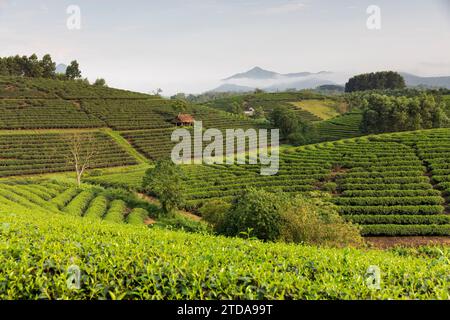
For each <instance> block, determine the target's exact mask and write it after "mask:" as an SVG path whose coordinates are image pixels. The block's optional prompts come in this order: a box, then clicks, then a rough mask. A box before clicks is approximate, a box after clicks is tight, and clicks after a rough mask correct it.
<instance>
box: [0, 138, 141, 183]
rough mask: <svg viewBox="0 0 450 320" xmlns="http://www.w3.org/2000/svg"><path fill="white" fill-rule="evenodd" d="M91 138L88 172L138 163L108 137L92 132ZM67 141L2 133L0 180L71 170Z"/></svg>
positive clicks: (0, 143) (0, 141)
mask: <svg viewBox="0 0 450 320" xmlns="http://www.w3.org/2000/svg"><path fill="white" fill-rule="evenodd" d="M83 134H88V133H81V135H83ZM92 136H93V138H94V139H95V144H96V146H97V147H96V154H95V156H94V159H93V161H92V164H91V168H105V167H115V166H129V165H134V164H137V163H138V162H137V160H136V159H135V158H134V157H132V156H131V155H129V154H128V153H127V152H126V151H125V150H124V149H123V148H122V147H121V146H119V145H118V144H117V143H116V142H115V141H114V140H112V139H111V137H110V136H109V135H107V134H105V133H102V132H93V133H92ZM69 138H70V133H21V132H16V133H12V134H11V133H1V134H0V177H6V176H14V175H30V174H41V173H52V172H61V171H71V170H73V169H72V166H71V165H70V163H69V162H68V156H69V155H70V151H69V145H70V142H69V141H68V140H67V139H69Z"/></svg>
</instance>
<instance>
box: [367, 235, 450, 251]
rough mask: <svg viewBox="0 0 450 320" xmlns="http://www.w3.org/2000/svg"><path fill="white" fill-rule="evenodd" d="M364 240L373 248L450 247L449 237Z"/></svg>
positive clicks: (368, 238)
mask: <svg viewBox="0 0 450 320" xmlns="http://www.w3.org/2000/svg"><path fill="white" fill-rule="evenodd" d="M365 240H366V241H367V242H368V243H369V244H371V245H372V246H373V247H375V248H379V249H389V248H393V247H420V246H432V245H445V246H450V237H438V236H436V237H421V236H415V237H366V238H365Z"/></svg>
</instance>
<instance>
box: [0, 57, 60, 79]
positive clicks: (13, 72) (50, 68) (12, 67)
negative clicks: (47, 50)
mask: <svg viewBox="0 0 450 320" xmlns="http://www.w3.org/2000/svg"><path fill="white" fill-rule="evenodd" d="M0 76H19V77H22V76H23V77H30V78H41V77H44V78H54V77H55V63H54V62H53V61H52V58H51V56H50V55H49V54H46V55H44V56H43V57H42V60H39V58H38V57H37V56H36V54H32V55H31V56H29V57H27V56H22V57H20V56H19V55H16V56H11V57H4V58H1V57H0Z"/></svg>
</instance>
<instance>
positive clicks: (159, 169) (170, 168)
mask: <svg viewBox="0 0 450 320" xmlns="http://www.w3.org/2000/svg"><path fill="white" fill-rule="evenodd" d="M142 186H143V187H144V189H145V191H146V192H147V193H148V194H150V195H154V196H156V197H157V198H158V199H159V201H160V202H161V208H162V211H163V213H164V214H166V215H168V216H172V215H173V214H174V211H175V210H176V209H177V208H179V207H180V206H181V205H182V204H183V201H184V187H183V174H182V171H181V169H180V168H179V167H178V166H176V165H175V164H174V163H173V162H172V161H170V160H161V161H159V162H157V163H156V166H155V167H154V168H150V169H148V170H147V172H146V173H145V176H144V179H143V183H142Z"/></svg>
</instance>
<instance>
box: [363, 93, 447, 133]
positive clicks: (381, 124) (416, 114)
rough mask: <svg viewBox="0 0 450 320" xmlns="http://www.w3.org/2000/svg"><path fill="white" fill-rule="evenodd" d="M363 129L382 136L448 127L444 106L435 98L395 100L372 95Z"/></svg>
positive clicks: (399, 98)
mask: <svg viewBox="0 0 450 320" xmlns="http://www.w3.org/2000/svg"><path fill="white" fill-rule="evenodd" d="M366 100H367V107H366V108H365V109H364V112H363V120H362V123H361V130H362V131H363V132H365V133H382V132H395V131H408V130H419V129H431V128H439V127H442V126H445V125H447V123H448V118H447V116H446V114H445V111H444V104H443V103H440V104H438V103H436V101H435V99H434V97H433V96H432V95H422V96H420V97H412V98H406V97H393V96H386V95H379V94H371V95H368V96H367V97H366Z"/></svg>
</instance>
